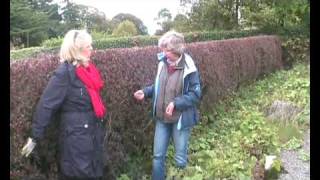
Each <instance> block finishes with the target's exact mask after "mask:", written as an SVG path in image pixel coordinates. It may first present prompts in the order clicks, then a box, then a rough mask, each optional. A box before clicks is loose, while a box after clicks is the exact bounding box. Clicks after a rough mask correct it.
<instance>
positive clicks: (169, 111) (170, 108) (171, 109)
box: [166, 102, 174, 117]
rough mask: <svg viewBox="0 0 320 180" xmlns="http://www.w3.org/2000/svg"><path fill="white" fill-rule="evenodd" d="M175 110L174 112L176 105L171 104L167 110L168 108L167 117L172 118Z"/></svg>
mask: <svg viewBox="0 0 320 180" xmlns="http://www.w3.org/2000/svg"><path fill="white" fill-rule="evenodd" d="M173 110H174V104H173V102H171V103H169V104H168V106H167V108H166V115H167V116H169V117H171V116H172V113H173Z"/></svg>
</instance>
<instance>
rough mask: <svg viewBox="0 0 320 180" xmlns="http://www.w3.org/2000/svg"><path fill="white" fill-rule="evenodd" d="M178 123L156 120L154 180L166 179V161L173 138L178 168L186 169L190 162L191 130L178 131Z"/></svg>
mask: <svg viewBox="0 0 320 180" xmlns="http://www.w3.org/2000/svg"><path fill="white" fill-rule="evenodd" d="M177 124H178V123H164V122H162V121H160V120H156V127H155V135H154V144H153V162H152V163H153V164H152V179H153V180H164V179H165V172H166V170H165V160H166V154H167V149H168V146H169V142H170V139H171V137H172V139H173V143H174V149H175V157H174V159H175V161H176V166H177V167H178V168H184V167H185V166H186V165H187V161H188V154H187V153H188V141H189V137H190V132H191V128H185V129H180V130H178V129H177Z"/></svg>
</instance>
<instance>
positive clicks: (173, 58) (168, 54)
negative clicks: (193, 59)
mask: <svg viewBox="0 0 320 180" xmlns="http://www.w3.org/2000/svg"><path fill="white" fill-rule="evenodd" d="M162 51H163V52H164V54H165V55H166V57H167V58H168V59H170V60H171V61H176V60H178V59H179V57H180V55H178V54H176V53H174V52H173V51H172V50H168V49H166V48H163V49H162Z"/></svg>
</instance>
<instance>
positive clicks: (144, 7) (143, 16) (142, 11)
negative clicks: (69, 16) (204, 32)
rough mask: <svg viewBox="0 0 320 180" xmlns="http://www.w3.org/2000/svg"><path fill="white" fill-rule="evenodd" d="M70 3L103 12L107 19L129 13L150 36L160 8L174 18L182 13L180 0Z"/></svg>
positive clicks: (84, 1)
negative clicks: (165, 9)
mask: <svg viewBox="0 0 320 180" xmlns="http://www.w3.org/2000/svg"><path fill="white" fill-rule="evenodd" d="M71 2H74V3H77V4H82V5H87V6H92V7H95V8H97V9H99V10H100V11H102V12H104V13H105V15H106V17H107V18H108V19H110V20H111V19H112V18H113V17H114V16H115V15H117V14H119V13H129V14H132V15H134V16H136V17H137V18H139V19H140V20H141V21H142V22H143V23H144V25H145V26H147V28H148V32H149V34H150V35H152V34H154V32H155V31H156V29H158V28H159V27H158V25H157V23H156V22H155V21H154V18H156V17H157V15H158V12H159V11H160V10H161V9H162V8H167V9H168V10H169V11H170V13H171V15H172V17H173V18H174V17H175V15H176V14H177V13H182V14H183V13H184V12H185V9H183V8H182V7H180V0H72V1H71Z"/></svg>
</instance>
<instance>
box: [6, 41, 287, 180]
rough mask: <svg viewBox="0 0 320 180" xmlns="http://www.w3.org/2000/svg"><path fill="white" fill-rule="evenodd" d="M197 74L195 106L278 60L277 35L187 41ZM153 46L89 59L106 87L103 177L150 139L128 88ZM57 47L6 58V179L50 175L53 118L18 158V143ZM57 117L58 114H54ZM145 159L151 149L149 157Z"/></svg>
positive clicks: (147, 75)
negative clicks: (33, 149) (29, 152)
mask: <svg viewBox="0 0 320 180" xmlns="http://www.w3.org/2000/svg"><path fill="white" fill-rule="evenodd" d="M187 49H188V52H189V53H190V55H191V56H192V57H193V58H194V60H195V62H196V64H197V66H198V68H199V71H200V74H201V79H202V86H203V98H202V103H201V106H200V107H201V108H200V110H201V111H205V110H206V109H207V108H210V107H211V106H212V105H213V104H214V103H215V102H217V101H218V100H219V99H221V98H223V97H224V96H226V95H227V94H228V92H229V91H232V90H236V88H237V87H238V86H239V84H241V83H243V82H246V81H252V80H254V79H256V78H258V77H259V76H260V75H262V74H266V73H270V72H272V71H275V70H277V69H279V68H281V67H283V63H282V59H281V43H280V39H279V38H278V37H276V36H255V37H248V38H241V39H230V40H221V41H208V42H198V43H190V44H187ZM159 51H160V50H159V49H158V48H157V46H148V47H144V48H138V47H135V48H118V49H106V50H99V51H97V52H96V53H95V54H94V55H93V57H92V60H93V62H94V63H95V64H96V65H97V67H98V68H99V69H100V70H101V73H102V78H103V79H104V80H105V84H106V87H105V88H104V89H103V91H102V96H103V99H104V101H105V102H106V104H107V110H108V116H107V117H106V119H105V120H106V127H107V133H108V138H107V141H108V143H107V144H108V145H107V151H106V152H105V153H106V154H107V156H106V160H107V162H108V166H107V167H108V168H107V170H106V171H107V174H106V176H105V177H108V179H113V178H114V177H116V176H117V175H119V173H120V170H121V168H122V167H123V166H125V163H126V161H128V158H129V154H130V153H131V152H137V151H139V152H141V153H142V154H143V152H146V151H150V148H151V147H152V140H153V124H152V123H151V121H150V120H151V117H150V110H151V103H150V101H144V102H142V103H138V102H136V101H135V100H134V98H133V93H134V92H135V91H136V90H138V89H140V88H142V87H144V86H146V85H149V84H151V83H153V80H154V76H155V73H156V67H157V59H156V53H158V52H159ZM57 65H58V57H57V56H56V55H50V54H48V55H46V56H42V57H39V58H33V59H24V60H21V61H12V62H11V64H10V77H11V78H10V92H11V93H10V100H11V101H10V114H11V115H10V175H11V178H12V179H22V178H25V177H27V176H29V177H35V176H40V177H44V176H46V178H47V179H57V171H58V167H57V151H56V150H57V141H56V139H57V130H58V128H57V126H56V123H52V124H51V125H50V126H49V128H48V132H47V136H46V138H45V139H44V140H43V141H42V142H41V143H40V145H39V146H41V148H38V153H35V154H34V155H33V156H32V157H31V158H29V159H25V158H22V157H21V155H20V150H21V148H22V146H23V145H24V143H25V142H26V139H27V137H28V135H30V129H31V123H32V114H33V112H34V110H35V106H36V103H37V101H38V100H39V98H40V95H41V93H42V91H43V90H44V88H45V86H46V84H47V82H48V80H49V78H50V76H51V74H52V72H53V71H54V69H55V68H56V67H57ZM54 122H58V121H54ZM150 160H151V157H150Z"/></svg>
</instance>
